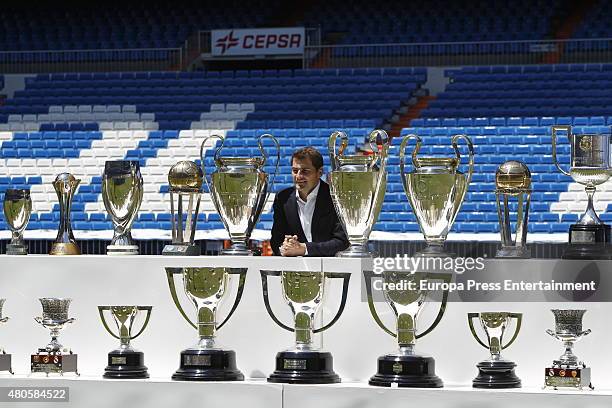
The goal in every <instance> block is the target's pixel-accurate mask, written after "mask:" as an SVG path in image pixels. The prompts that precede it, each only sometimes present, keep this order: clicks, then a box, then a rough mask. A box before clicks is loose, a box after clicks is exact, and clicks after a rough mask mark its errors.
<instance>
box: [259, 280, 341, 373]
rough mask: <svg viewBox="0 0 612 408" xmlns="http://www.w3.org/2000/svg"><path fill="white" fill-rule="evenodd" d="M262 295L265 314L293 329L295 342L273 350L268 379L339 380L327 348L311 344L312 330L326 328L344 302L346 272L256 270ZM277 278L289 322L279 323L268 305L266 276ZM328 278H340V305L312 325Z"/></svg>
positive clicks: (313, 331) (333, 321) (284, 326)
mask: <svg viewBox="0 0 612 408" xmlns="http://www.w3.org/2000/svg"><path fill="white" fill-rule="evenodd" d="M260 273H261V283H262V288H263V298H264V303H265V305H266V310H267V311H268V314H269V315H270V317H271V318H272V320H274V322H275V323H276V324H278V325H279V326H280V327H282V328H283V329H285V330H288V331H290V332H294V333H295V345H294V346H293V347H291V348H290V349H288V350H284V351H281V352H279V353H277V354H276V370H275V371H274V372H273V373H272V374H271V375H270V376H269V377H268V382H273V383H291V384H329V383H338V382H340V377H339V376H338V374H336V373H335V372H334V365H333V357H332V354H331V353H330V352H328V351H323V350H320V349H318V348H317V347H316V346H315V345H314V344H313V334H316V333H321V332H323V331H325V330H327V329H329V328H330V327H331V326H332V325H334V323H336V321H337V320H338V319H339V318H340V315H341V314H342V312H343V311H344V306H345V304H346V297H347V294H348V284H349V279H350V277H351V275H350V274H349V273H331V272H320V271H315V272H306V271H263V270H262V271H260ZM270 276H276V277H280V279H281V288H282V293H283V297H284V298H285V301H286V302H287V304H288V305H289V307H290V308H291V312H292V314H293V324H292V325H291V326H289V325H286V324H284V323H282V322H281V321H280V320H279V319H278V318H277V317H276V315H275V314H274V312H273V311H272V308H271V307H270V298H269V295H268V277H270ZM328 279H343V286H342V298H341V300H340V307H339V308H338V312H337V313H336V315H335V316H334V318H333V319H332V320H331V321H330V322H329V323H328V324H326V325H324V326H322V327H320V328H317V329H315V328H314V321H315V318H316V316H317V312H318V311H319V310H320V306H321V303H322V301H323V293H324V287H325V283H326V281H327V280H328Z"/></svg>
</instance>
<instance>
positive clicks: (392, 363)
mask: <svg viewBox="0 0 612 408" xmlns="http://www.w3.org/2000/svg"><path fill="white" fill-rule="evenodd" d="M435 371H436V362H435V360H434V358H433V357H427V356H416V355H393V354H387V355H384V356H381V357H379V358H378V372H377V373H376V374H375V375H374V376H372V377H371V378H370V381H368V384H370V385H375V386H378V387H390V386H391V385H392V384H397V386H398V387H416V388H441V387H442V386H443V383H442V380H441V379H440V377H438V376H437V375H436V373H435Z"/></svg>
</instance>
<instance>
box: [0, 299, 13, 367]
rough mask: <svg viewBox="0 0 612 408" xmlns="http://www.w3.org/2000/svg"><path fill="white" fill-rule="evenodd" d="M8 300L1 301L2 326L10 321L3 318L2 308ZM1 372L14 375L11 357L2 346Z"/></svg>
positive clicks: (0, 319) (0, 318)
mask: <svg viewBox="0 0 612 408" xmlns="http://www.w3.org/2000/svg"><path fill="white" fill-rule="evenodd" d="M5 301H6V299H0V324H1V323H6V322H7V321H8V319H9V318H8V317H6V316H4V317H2V306H4V302H5ZM0 371H8V372H9V373H11V374H15V373H13V369H12V368H11V355H10V354H7V353H6V351H4V349H3V348H2V347H1V346H0Z"/></svg>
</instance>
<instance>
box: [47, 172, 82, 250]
mask: <svg viewBox="0 0 612 408" xmlns="http://www.w3.org/2000/svg"><path fill="white" fill-rule="evenodd" d="M80 183H81V180H79V179H76V178H75V177H74V176H73V175H72V174H70V173H61V174H59V175H58V176H57V177H56V178H55V181H54V182H53V188H55V192H56V193H57V199H58V201H59V207H60V223H59V228H58V231H57V238H55V241H54V242H53V244H52V245H51V251H50V252H49V255H81V250H80V249H79V246H78V245H77V243H76V240H75V239H74V234H73V233H72V226H71V224H70V208H71V206H72V199H73V198H74V194H75V193H76V190H77V188H78V187H79V184H80Z"/></svg>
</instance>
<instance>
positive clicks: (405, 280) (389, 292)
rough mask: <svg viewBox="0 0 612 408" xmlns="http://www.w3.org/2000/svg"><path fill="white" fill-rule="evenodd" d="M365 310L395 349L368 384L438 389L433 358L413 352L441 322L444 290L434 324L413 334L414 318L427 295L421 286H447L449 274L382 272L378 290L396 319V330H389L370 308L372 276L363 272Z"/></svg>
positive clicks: (444, 303)
mask: <svg viewBox="0 0 612 408" xmlns="http://www.w3.org/2000/svg"><path fill="white" fill-rule="evenodd" d="M363 273H364V277H365V283H366V293H367V297H368V306H369V307H370V312H371V314H372V317H373V318H374V320H375V321H376V323H377V324H378V325H379V326H380V327H381V328H382V329H383V330H384V331H385V332H387V333H388V334H390V335H392V336H393V337H396V338H397V343H398V346H399V349H398V350H396V351H394V352H391V353H388V354H385V355H384V356H381V357H379V358H378V372H377V373H376V374H375V375H374V376H372V377H371V378H370V381H369V384H370V385H376V386H381V387H390V386H391V385H392V384H396V385H397V386H398V387H419V388H440V387H442V386H443V383H442V380H441V379H440V377H438V376H437V375H436V372H435V371H436V363H435V360H434V358H433V357H431V356H427V355H424V354H421V353H419V352H417V351H416V350H415V345H416V340H417V339H419V338H421V337H423V336H425V335H427V334H428V333H430V332H431V331H432V330H433V329H434V328H435V327H436V326H437V325H438V323H440V320H442V316H443V315H444V311H445V309H446V302H447V300H448V289H444V290H443V293H442V301H441V303H440V309H439V311H438V314H437V316H436V318H435V320H434V322H433V323H432V324H431V326H429V328H427V329H426V330H424V331H422V332H421V333H417V318H418V315H419V313H420V312H421V310H422V309H423V306H424V304H425V303H426V297H427V294H428V290H427V286H425V287H423V282H428V281H435V280H439V281H442V282H445V283H446V284H450V281H451V274H449V273H429V272H416V273H413V272H409V271H384V272H383V273H382V275H380V277H379V279H382V282H381V283H382V285H381V289H382V292H383V294H384V297H385V300H386V301H387V303H388V304H389V306H390V307H391V310H393V313H394V314H395V317H396V329H395V330H390V329H389V328H387V326H386V325H385V324H384V323H383V321H382V320H381V319H380V316H379V315H378V312H377V311H376V307H375V305H374V294H373V292H372V280H373V278H374V276H375V275H374V273H373V272H372V271H364V272H363Z"/></svg>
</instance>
